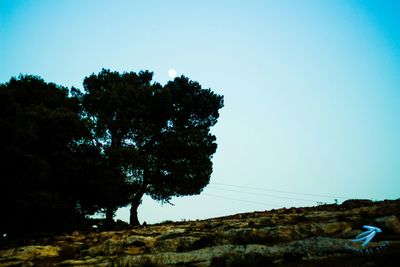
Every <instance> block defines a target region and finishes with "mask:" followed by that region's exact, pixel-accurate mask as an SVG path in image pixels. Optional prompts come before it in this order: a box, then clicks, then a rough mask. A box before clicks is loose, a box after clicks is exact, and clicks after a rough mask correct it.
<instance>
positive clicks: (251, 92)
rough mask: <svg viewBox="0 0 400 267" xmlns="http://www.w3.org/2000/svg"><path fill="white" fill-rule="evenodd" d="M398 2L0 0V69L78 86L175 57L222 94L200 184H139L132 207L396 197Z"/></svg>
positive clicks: (162, 213) (157, 69)
mask: <svg viewBox="0 0 400 267" xmlns="http://www.w3.org/2000/svg"><path fill="white" fill-rule="evenodd" d="M399 12H400V1H395V0H394V1H348V0H343V1H340V0H337V1H323V0H320V1H308V0H306V1H204V0H202V1H183V0H182V1H173V0H171V1H161V0H160V1H90V0H88V1H77V0H76V1H74V0H71V1H19V0H9V1H6V0H0V82H6V81H8V80H9V79H10V78H11V77H12V76H16V75H18V74H19V73H24V74H35V75H39V76H41V77H42V78H44V79H45V80H46V81H52V82H55V83H58V84H62V85H65V86H75V87H78V88H82V80H83V78H84V77H85V76H88V75H90V74H91V73H93V72H96V73H97V72H99V71H100V70H101V68H103V67H105V68H110V69H112V70H118V71H139V70H144V69H148V70H150V71H153V72H154V73H155V80H156V81H158V82H160V83H162V84H164V83H166V82H167V81H168V79H169V78H168V75H167V71H168V69H170V68H175V69H176V70H177V73H178V75H180V74H184V75H186V76H188V77H189V78H191V79H193V80H196V81H198V82H200V84H201V85H203V86H204V87H206V88H211V89H212V90H214V91H215V92H217V93H220V94H223V95H224V96H225V107H224V108H223V110H222V112H221V117H220V119H219V122H218V124H217V125H216V126H215V127H214V128H213V132H214V133H215V134H216V136H217V142H218V145H219V146H218V150H217V153H216V154H215V156H214V159H213V162H214V172H213V175H212V178H211V184H210V185H209V187H207V188H206V189H205V190H204V192H203V193H202V195H200V196H194V197H184V198H174V199H173V200H172V202H173V203H174V204H175V206H169V205H164V206H161V205H160V204H158V203H157V202H154V201H152V200H150V199H149V198H145V199H144V201H143V205H142V206H141V207H140V208H139V219H140V220H141V221H147V222H159V221H163V220H167V219H171V220H180V219H197V218H199V219H201V218H208V217H214V216H220V215H227V214H233V213H238V212H244V211H254V210H265V209H271V208H274V207H291V206H306V205H315V204H316V202H317V201H320V202H329V203H332V202H333V201H334V198H336V197H342V196H343V197H352V198H371V199H395V198H399V197H400V15H399ZM230 185H237V186H239V187H234V186H230ZM253 187H254V188H253ZM267 189H271V190H278V191H289V192H298V193H303V194H311V195H300V194H289V193H284V192H276V191H268V190H267ZM316 195H323V196H316ZM324 196H329V197H324ZM304 199H305V200H304ZM306 200H309V201H306ZM341 200H343V199H339V201H341ZM245 201H247V202H245ZM269 204H272V205H271V206H269ZM274 205H275V206H274ZM117 218H121V219H124V220H127V219H128V212H127V210H126V209H122V210H120V211H119V212H118V215H117Z"/></svg>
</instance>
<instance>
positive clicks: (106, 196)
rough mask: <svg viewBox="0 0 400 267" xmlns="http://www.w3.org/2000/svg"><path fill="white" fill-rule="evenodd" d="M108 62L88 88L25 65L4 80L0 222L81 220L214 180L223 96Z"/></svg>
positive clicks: (63, 226) (70, 224) (20, 225)
mask: <svg viewBox="0 0 400 267" xmlns="http://www.w3.org/2000/svg"><path fill="white" fill-rule="evenodd" d="M152 78H153V74H152V73H151V72H148V71H141V72H139V73H135V72H127V73H118V72H112V71H109V70H105V69H103V70H102V71H101V72H100V73H98V74H92V75H90V76H89V77H86V78H85V79H84V83H83V85H84V92H81V91H79V90H77V89H75V88H72V89H71V90H68V89H67V88H65V87H63V86H59V85H56V84H53V83H46V82H45V81H43V80H42V79H41V78H39V77H36V76H29V75H25V76H23V75H21V76H20V77H18V78H11V80H10V81H9V82H7V83H5V84H1V85H0V129H1V131H0V158H1V159H3V160H2V161H0V168H1V171H2V175H1V177H0V191H1V193H0V208H1V210H2V214H3V216H2V220H1V221H0V232H7V233H9V234H12V235H24V234H29V233H38V232H43V231H44V232H51V231H66V230H72V229H76V228H79V227H82V226H83V225H84V224H85V223H87V218H88V216H89V215H92V214H94V213H96V212H105V213H106V217H107V222H108V223H109V224H111V223H112V221H113V216H114V212H115V211H116V209H117V208H118V207H123V206H126V205H128V204H130V205H131V224H132V225H135V224H138V223H139V222H138V218H137V208H138V206H139V205H140V203H141V199H142V197H143V195H144V194H147V195H149V196H151V197H152V198H153V199H155V200H158V201H161V202H167V203H168V202H169V201H170V200H171V198H172V197H174V196H186V195H194V194H199V193H200V192H201V191H202V190H203V188H204V187H205V186H206V185H207V184H208V183H209V180H210V175H211V172H212V161H211V158H212V155H213V154H214V153H215V151H216V148H217V144H216V138H215V136H214V135H212V134H211V133H210V127H212V126H213V125H215V123H216V122H217V119H218V116H219V109H221V108H222V106H223V97H222V96H220V95H217V94H215V93H213V92H212V91H211V90H210V89H203V88H201V86H200V85H199V84H198V83H197V82H193V81H190V80H189V79H188V78H186V77H184V76H182V77H179V78H175V80H173V81H170V82H168V83H167V84H166V85H164V86H162V85H160V84H158V83H155V82H153V81H152Z"/></svg>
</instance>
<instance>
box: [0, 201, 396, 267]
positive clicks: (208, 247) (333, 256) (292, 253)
mask: <svg viewBox="0 0 400 267" xmlns="http://www.w3.org/2000/svg"><path fill="white" fill-rule="evenodd" d="M399 216H400V199H399V200H390V201H388V200H387V201H381V202H370V201H365V200H350V201H346V202H344V203H343V204H342V205H322V206H317V207H311V208H291V209H277V210H270V211H264V212H253V213H246V214H237V215H233V216H228V217H221V218H214V219H209V220H203V221H187V222H176V223H165V224H158V225H148V226H141V227H135V228H132V229H129V230H124V231H108V232H82V233H80V232H74V233H71V234H65V235H62V236H54V237H47V238H42V239H40V240H39V239H37V240H30V241H27V240H25V241H24V244H23V245H22V244H21V243H18V244H17V243H15V242H8V243H6V244H3V245H2V247H1V251H0V266H59V265H60V266H216V267H218V266H221V267H228V266H243V267H244V266H399V261H400V258H399V257H400V223H399ZM363 225H373V226H377V227H380V228H381V229H382V233H378V234H377V235H376V236H375V237H374V239H373V240H372V241H371V242H370V243H369V244H368V246H367V247H366V248H361V246H360V244H359V243H354V242H352V241H351V239H352V238H354V237H355V236H357V235H358V234H360V233H361V232H362V231H363V228H362V226H363Z"/></svg>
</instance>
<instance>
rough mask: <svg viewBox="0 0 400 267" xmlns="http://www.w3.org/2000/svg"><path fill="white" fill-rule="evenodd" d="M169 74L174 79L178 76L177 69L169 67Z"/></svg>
mask: <svg viewBox="0 0 400 267" xmlns="http://www.w3.org/2000/svg"><path fill="white" fill-rule="evenodd" d="M168 76H169V77H170V78H171V79H174V78H175V77H176V70H174V69H169V70H168Z"/></svg>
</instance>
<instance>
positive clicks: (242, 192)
mask: <svg viewBox="0 0 400 267" xmlns="http://www.w3.org/2000/svg"><path fill="white" fill-rule="evenodd" d="M208 188H210V189H214V190H221V191H228V192H235V193H241V194H248V195H257V196H267V197H275V198H284V199H291V200H300V201H308V202H312V203H315V202H317V201H316V200H311V199H304V198H293V197H284V196H274V195H269V194H262V193H254V192H246V191H239V190H232V189H222V188H216V187H212V186H209V187H208Z"/></svg>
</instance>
